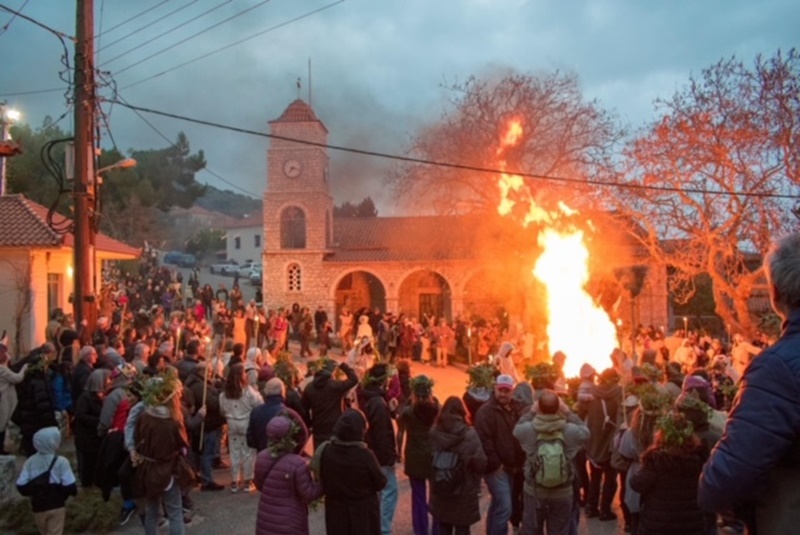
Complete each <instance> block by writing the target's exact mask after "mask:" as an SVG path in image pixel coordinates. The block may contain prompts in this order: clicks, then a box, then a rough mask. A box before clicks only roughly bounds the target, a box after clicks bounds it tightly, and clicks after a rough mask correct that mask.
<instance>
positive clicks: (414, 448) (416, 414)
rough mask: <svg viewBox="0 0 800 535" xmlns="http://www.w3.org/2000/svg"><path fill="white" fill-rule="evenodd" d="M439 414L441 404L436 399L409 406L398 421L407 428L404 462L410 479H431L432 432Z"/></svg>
mask: <svg viewBox="0 0 800 535" xmlns="http://www.w3.org/2000/svg"><path fill="white" fill-rule="evenodd" d="M438 413H439V403H438V401H436V399H435V398H434V399H432V401H431V402H430V403H427V402H422V403H416V404H414V405H409V406H407V407H405V408H404V409H403V412H401V413H400V417H399V418H398V421H399V423H400V424H402V425H403V426H404V427H405V433H406V441H405V442H406V443H405V450H404V451H403V460H404V461H405V473H406V475H407V476H408V477H410V478H415V479H427V478H428V477H430V474H431V459H432V454H431V440H430V431H431V427H433V422H434V421H435V420H436V415H437V414H438Z"/></svg>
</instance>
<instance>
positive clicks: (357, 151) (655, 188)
mask: <svg viewBox="0 0 800 535" xmlns="http://www.w3.org/2000/svg"><path fill="white" fill-rule="evenodd" d="M115 102H117V103H118V104H120V105H121V106H124V107H126V108H130V109H131V110H134V111H140V112H144V113H151V114H153V115H160V116H162V117H169V118H171V119H178V120H180V121H186V122H190V123H195V124H201V125H204V126H210V127H212V128H220V129H222V130H229V131H231V132H238V133H240V134H248V135H252V136H259V137H265V138H269V139H279V140H282V141H290V142H292V143H298V144H300V145H308V146H312V147H320V148H324V149H330V150H336V151H340V152H349V153H351V154H361V155H363V156H373V157H375V158H383V159H387V160H395V161H401V162H407V163H415V164H420V165H429V166H431V167H444V168H449V169H459V170H461V171H473V172H477V173H487V174H494V175H499V174H507V175H516V176H521V177H523V178H531V179H535V180H544V181H548V182H559V183H566V184H590V185H593V186H600V187H606V188H608V187H611V188H618V189H635V190H649V191H664V192H674V193H693V194H707V195H720V196H726V197H759V198H769V199H790V200H797V199H799V198H800V196H798V195H789V194H781V193H761V192H754V191H722V190H707V189H702V188H692V187H687V188H679V187H672V186H652V185H650V186H648V185H645V184H632V183H628V182H603V181H600V180H592V179H583V178H576V177H564V176H554V175H539V174H535V173H525V172H521V171H512V170H508V169H499V168H494V167H480V166H475V165H468V164H462V163H458V162H447V161H437V160H427V159H424V158H415V157H413V156H402V155H400V154H390V153H385V152H377V151H371V150H365V149H358V148H355V147H344V146H341V145H331V144H329V143H318V142H315V141H308V140H305V139H297V138H292V137H288V136H280V135H277V134H269V133H266V132H259V131H258V130H250V129H247V128H241V127H237V126H230V125H226V124H222V123H215V122H213V121H205V120H203V119H195V118H193V117H187V116H184V115H178V114H176V113H170V112H166V111H159V110H153V109H150V108H144V107H141V106H134V105H132V104H128V103H127V102H121V101H115Z"/></svg>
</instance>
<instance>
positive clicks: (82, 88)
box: [72, 0, 97, 341]
mask: <svg viewBox="0 0 800 535" xmlns="http://www.w3.org/2000/svg"><path fill="white" fill-rule="evenodd" d="M76 22H77V28H76V32H75V35H76V40H75V180H74V185H73V190H72V193H73V202H74V215H75V221H74V229H73V234H74V237H75V244H74V264H75V268H74V279H73V280H74V283H75V287H74V293H73V302H72V305H73V311H74V316H75V326H76V327H77V328H78V329H79V330H80V329H81V325H83V333H84V336H83V339H84V341H87V340H86V339H87V337H88V338H91V334H92V332H93V330H94V327H95V323H96V320H95V316H96V312H95V311H96V307H97V305H96V304H95V300H96V297H95V295H94V288H93V279H94V265H92V261H93V257H94V255H93V254H92V248H93V246H94V233H95V231H94V225H93V223H92V219H93V218H94V213H93V212H94V208H93V207H94V195H95V191H94V189H95V188H94V182H95V172H94V125H95V84H94V0H77V16H76Z"/></svg>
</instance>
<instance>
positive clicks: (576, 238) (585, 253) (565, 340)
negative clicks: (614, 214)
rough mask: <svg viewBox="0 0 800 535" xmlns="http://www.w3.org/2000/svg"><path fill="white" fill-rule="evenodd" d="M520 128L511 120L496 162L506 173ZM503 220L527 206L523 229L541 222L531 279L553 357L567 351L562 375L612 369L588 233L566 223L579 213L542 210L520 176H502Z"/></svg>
mask: <svg viewBox="0 0 800 535" xmlns="http://www.w3.org/2000/svg"><path fill="white" fill-rule="evenodd" d="M522 133H523V130H522V123H521V122H520V121H519V120H516V119H514V120H511V121H510V122H509V124H508V127H507V130H506V133H505V135H503V137H502V139H501V141H500V146H499V147H498V149H497V157H498V160H499V165H500V167H501V169H503V170H505V169H506V166H507V164H506V160H505V157H504V156H505V153H506V152H507V151H508V149H510V148H511V147H514V146H515V145H517V144H518V143H519V141H520V138H521V136H522ZM498 186H499V187H500V194H501V197H500V204H499V205H498V207H497V209H498V211H499V212H500V214H501V215H509V214H511V213H512V210H514V208H515V207H516V208H519V207H520V206H522V207H524V205H527V209H526V211H525V214H524V216H523V217H522V224H523V225H525V226H528V225H529V224H531V223H539V224H541V225H542V229H541V231H540V232H539V245H540V246H541V247H542V249H543V252H542V255H541V256H540V257H539V259H538V260H537V261H536V265H535V267H534V269H533V275H534V276H535V277H536V278H537V279H538V280H539V281H540V282H541V283H542V284H544V286H545V288H546V291H547V312H548V314H547V337H548V347H549V349H550V353H551V354H552V353H554V352H556V351H563V352H564V354H565V355H566V356H567V360H566V364H565V365H564V373H565V375H566V376H567V377H576V376H578V372H579V370H580V367H581V365H582V364H583V363H585V362H588V363H589V364H591V365H592V366H594V368H595V369H597V370H598V371H599V370H602V369H604V368H606V367H607V366H608V365H609V363H610V362H609V355H611V353H612V351H613V350H614V348H616V347H617V334H616V329H615V327H614V324H613V323H612V321H611V319H610V318H609V317H608V314H607V313H606V312H605V310H603V308H602V307H600V306H598V305H597V304H595V302H594V299H592V297H591V296H590V295H589V294H588V293H587V292H586V289H585V286H586V283H587V282H588V280H589V249H588V248H587V247H586V244H585V242H584V233H583V231H582V230H580V229H578V228H576V227H575V226H574V225H572V224H570V223H569V222H567V221H566V218H567V216H573V215H576V214H577V213H578V212H577V211H576V210H573V209H572V208H570V207H569V206H567V205H566V204H565V203H563V202H559V203H558V210H547V209H545V208H543V207H541V206H539V205H538V204H537V203H536V201H535V200H534V198H533V195H532V192H531V191H530V189H529V188H528V186H527V185H526V184H525V181H524V180H523V178H522V177H521V176H519V175H514V174H508V173H503V174H502V175H501V177H500V180H499V182H498Z"/></svg>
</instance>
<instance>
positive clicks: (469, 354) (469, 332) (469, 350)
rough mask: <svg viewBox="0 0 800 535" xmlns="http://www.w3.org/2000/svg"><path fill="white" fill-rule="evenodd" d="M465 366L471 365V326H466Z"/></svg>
mask: <svg viewBox="0 0 800 535" xmlns="http://www.w3.org/2000/svg"><path fill="white" fill-rule="evenodd" d="M467 366H472V326H469V327H467Z"/></svg>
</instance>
